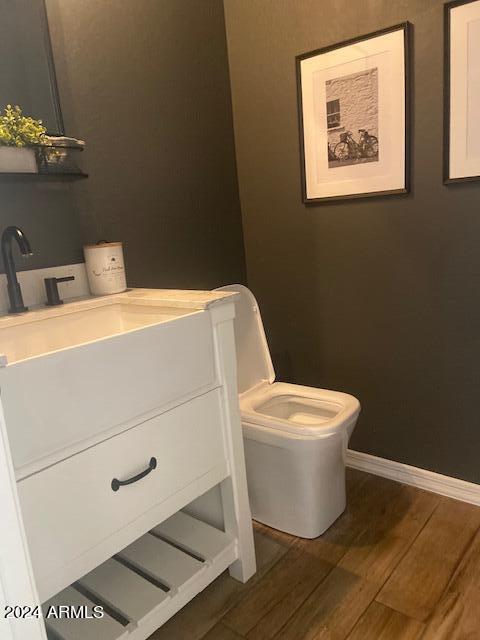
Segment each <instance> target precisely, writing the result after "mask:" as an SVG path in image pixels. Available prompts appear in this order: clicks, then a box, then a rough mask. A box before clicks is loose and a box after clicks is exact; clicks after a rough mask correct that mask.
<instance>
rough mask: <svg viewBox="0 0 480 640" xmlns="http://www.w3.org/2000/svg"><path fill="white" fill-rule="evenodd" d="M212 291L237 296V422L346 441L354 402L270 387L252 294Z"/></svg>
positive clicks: (324, 392)
mask: <svg viewBox="0 0 480 640" xmlns="http://www.w3.org/2000/svg"><path fill="white" fill-rule="evenodd" d="M218 291H233V292H236V293H239V294H240V295H239V296H238V297H237V298H236V299H235V338H236V349H237V364H238V393H239V400H240V412H241V416H242V423H244V424H248V425H252V426H253V425H255V426H259V427H262V428H264V429H274V430H276V431H277V432H282V433H285V434H291V435H292V436H293V437H295V438H302V437H303V438H308V439H311V438H324V437H325V436H327V435H332V434H335V433H338V432H339V431H347V432H348V436H350V434H351V431H352V430H353V427H354V425H355V422H356V420H357V418H358V414H359V412H360V403H359V402H358V400H357V399H356V398H354V397H353V396H351V395H348V394H346V393H341V392H338V391H330V390H328V389H317V388H314V387H304V386H300V385H296V384H289V383H285V382H275V371H274V368H273V363H272V359H271V356H270V350H269V348H268V343H267V338H266V336H265V330H264V327H263V322H262V317H261V315H260V311H259V308H258V304H257V301H256V299H255V297H254V295H253V294H252V292H251V291H250V290H249V289H247V287H244V286H243V285H240V284H234V285H228V286H225V287H220V288H219V289H218Z"/></svg>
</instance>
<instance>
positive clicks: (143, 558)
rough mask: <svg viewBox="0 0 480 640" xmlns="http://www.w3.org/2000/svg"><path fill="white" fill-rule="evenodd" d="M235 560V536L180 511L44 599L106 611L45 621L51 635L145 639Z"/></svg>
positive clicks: (63, 639)
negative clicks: (92, 616)
mask: <svg viewBox="0 0 480 640" xmlns="http://www.w3.org/2000/svg"><path fill="white" fill-rule="evenodd" d="M236 559H237V547H236V542H235V540H233V539H232V538H231V537H230V536H228V535H227V534H226V533H224V532H223V531H219V530H218V529H215V528H214V527H211V526H210V525H208V524H205V523H204V522H201V521H200V520H198V519H197V518H193V517H192V516H189V515H187V514H185V513H182V512H178V513H177V514H175V515H174V516H172V517H171V518H169V519H168V520H166V521H165V522H164V523H162V524H161V525H159V526H157V527H155V529H154V530H153V532H152V533H147V534H146V535H144V536H142V537H141V538H139V539H138V540H136V541H135V542H134V543H133V544H131V545H129V546H128V547H126V548H125V549H123V550H122V551H121V552H120V553H119V554H118V555H117V556H115V557H114V558H110V559H109V560H107V561H106V562H104V563H103V564H101V565H100V566H99V567H97V568H96V569H94V570H93V571H91V572H90V573H89V574H87V575H86V576H84V577H83V578H82V579H81V580H79V581H78V582H77V583H75V585H73V586H71V587H67V589H65V590H63V591H62V592H60V593H59V594H58V595H56V596H55V598H52V599H51V600H49V601H48V602H47V603H45V605H44V610H46V609H45V607H48V606H50V605H55V606H59V605H74V606H80V605H83V606H88V607H89V610H90V611H91V610H92V607H93V606H95V605H103V606H104V607H105V611H106V612H105V615H104V617H103V618H101V619H96V620H92V619H52V618H50V619H47V620H46V621H45V622H46V625H47V632H48V635H49V638H51V639H52V640H145V639H146V638H148V637H149V635H150V634H152V633H153V632H154V631H155V629H156V628H157V627H159V626H160V625H162V624H163V623H164V622H165V621H166V620H168V618H170V617H171V616H172V615H173V614H174V613H176V612H177V611H178V610H179V609H180V608H181V607H183V606H184V605H185V604H186V603H187V602H188V601H189V600H190V599H191V598H193V597H194V596H195V595H196V594H197V593H199V592H200V591H201V590H202V589H204V588H205V587H206V586H207V585H208V584H209V583H210V582H211V581H212V580H214V579H215V578H216V577H217V576H218V575H220V573H221V572H222V571H224V570H225V569H226V568H227V567H228V566H229V565H230V564H231V563H232V562H234V561H235V560H236ZM161 585H164V587H163V588H161Z"/></svg>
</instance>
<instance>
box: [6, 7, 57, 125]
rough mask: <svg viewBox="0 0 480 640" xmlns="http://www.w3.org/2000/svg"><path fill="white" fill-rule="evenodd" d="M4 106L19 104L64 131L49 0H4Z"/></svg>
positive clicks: (24, 111) (34, 116)
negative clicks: (51, 40) (53, 53)
mask: <svg viewBox="0 0 480 640" xmlns="http://www.w3.org/2000/svg"><path fill="white" fill-rule="evenodd" d="M0 16H1V18H0V109H1V110H3V109H4V108H5V106H6V105H7V104H11V105H19V106H20V107H21V108H22V110H23V113H24V114H25V115H28V116H32V117H33V118H39V119H40V120H42V121H43V124H44V125H45V127H46V128H47V132H48V133H49V134H51V135H63V134H64V133H65V132H64V128H63V120H62V114H61V111H60V102H59V98H58V90H57V82H56V78H55V68H54V64H53V55H52V47H51V43H50V33H49V30H48V21H47V11H46V7H45V0H0Z"/></svg>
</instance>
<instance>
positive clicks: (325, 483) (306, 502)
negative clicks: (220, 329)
mask: <svg viewBox="0 0 480 640" xmlns="http://www.w3.org/2000/svg"><path fill="white" fill-rule="evenodd" d="M219 290H223V291H236V292H238V293H239V294H240V296H239V297H238V298H237V300H236V303H235V310H236V318H235V339H236V348H237V366H238V392H239V399H240V411H241V416H242V426H243V436H244V443H245V457H246V464H247V478H248V489H249V495H250V506H251V510H252V515H253V518H254V519H255V520H258V521H259V522H263V523H264V524H266V525H268V526H270V527H274V528H275V529H279V530H280V531H285V532H287V533H291V534H293V535H295V536H300V537H302V538H316V537H317V536H319V535H320V534H322V533H323V532H324V531H325V530H326V529H328V527H329V526H330V525H331V524H332V523H333V522H334V521H335V520H336V519H337V518H338V517H339V516H340V514H341V513H342V512H343V511H344V509H345V505H346V497H345V462H344V452H345V450H346V447H347V443H348V440H349V438H350V436H351V434H352V431H353V428H354V427H355V423H356V421H357V418H358V414H359V413H360V403H359V402H358V400H357V399H356V398H354V397H353V396H350V395H347V394H346V393H339V392H337V391H328V390H326V389H315V388H313V387H302V386H299V385H295V384H286V383H283V382H275V372H274V370H273V365H272V360H271V357H270V351H269V349H268V344H267V340H266V337H265V331H264V328H263V323H262V318H261V315H260V311H259V309H258V305H257V301H256V300H255V297H254V296H253V294H252V292H251V291H250V290H249V289H247V288H246V287H244V286H242V285H239V284H235V285H229V286H226V287H220V289H219Z"/></svg>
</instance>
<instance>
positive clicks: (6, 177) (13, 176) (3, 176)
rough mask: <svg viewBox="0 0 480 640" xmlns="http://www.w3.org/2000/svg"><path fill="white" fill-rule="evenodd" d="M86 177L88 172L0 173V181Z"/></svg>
mask: <svg viewBox="0 0 480 640" xmlns="http://www.w3.org/2000/svg"><path fill="white" fill-rule="evenodd" d="M83 178H88V173H83V172H78V173H7V172H4V173H0V182H43V181H46V182H51V181H58V180H63V181H72V180H82V179H83Z"/></svg>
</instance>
